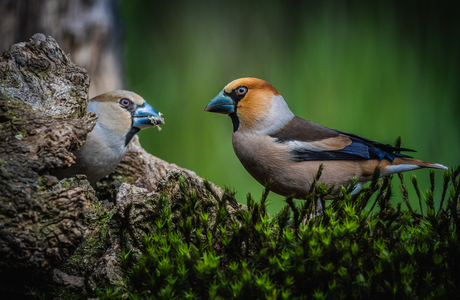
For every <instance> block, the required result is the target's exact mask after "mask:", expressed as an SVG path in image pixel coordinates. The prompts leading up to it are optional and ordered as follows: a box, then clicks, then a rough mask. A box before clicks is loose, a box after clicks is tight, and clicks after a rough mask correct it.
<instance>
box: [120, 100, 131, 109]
mask: <svg viewBox="0 0 460 300" xmlns="http://www.w3.org/2000/svg"><path fill="white" fill-rule="evenodd" d="M120 104H121V106H123V107H128V106H129V105H130V104H131V100H129V99H126V98H123V99H121V100H120Z"/></svg>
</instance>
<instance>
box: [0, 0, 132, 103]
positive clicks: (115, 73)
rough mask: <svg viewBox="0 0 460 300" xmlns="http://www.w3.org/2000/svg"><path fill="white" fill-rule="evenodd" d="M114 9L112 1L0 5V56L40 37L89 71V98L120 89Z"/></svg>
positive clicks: (0, 0)
mask: <svg viewBox="0 0 460 300" xmlns="http://www.w3.org/2000/svg"><path fill="white" fill-rule="evenodd" d="M118 4H119V1H113V0H72V1H62V0H40V1H36V0H0V53H2V52H3V51H5V50H6V49H8V47H9V46H10V45H12V44H13V43H18V42H21V41H25V40H27V39H28V38H29V37H31V36H32V35H33V34H34V33H36V32H43V33H44V34H46V35H50V36H52V37H53V38H54V39H55V40H56V41H57V42H58V43H59V45H60V46H61V47H62V49H63V50H64V51H66V52H67V53H69V54H70V55H71V56H72V60H73V61H74V62H75V63H76V64H78V65H79V66H81V67H83V68H85V69H86V70H87V71H88V73H89V75H90V77H91V86H90V90H89V95H90V97H94V96H96V95H99V94H102V93H105V92H108V91H111V90H119V89H123V81H124V79H123V66H122V55H121V49H122V45H121V36H122V34H121V25H120V24H121V23H120V17H119V12H118Z"/></svg>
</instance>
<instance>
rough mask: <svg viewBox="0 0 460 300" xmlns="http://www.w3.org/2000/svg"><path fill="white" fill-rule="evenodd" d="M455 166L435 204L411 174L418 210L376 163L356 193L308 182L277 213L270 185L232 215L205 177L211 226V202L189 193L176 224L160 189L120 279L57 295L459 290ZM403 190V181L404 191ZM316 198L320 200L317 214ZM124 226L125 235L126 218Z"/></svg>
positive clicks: (434, 294)
mask: <svg viewBox="0 0 460 300" xmlns="http://www.w3.org/2000/svg"><path fill="white" fill-rule="evenodd" d="M430 174H431V177H432V178H434V173H433V172H431V173H430ZM459 174H460V168H457V169H456V170H451V171H446V172H445V175H444V185H443V187H442V190H441V193H442V200H441V206H440V207H438V208H435V207H434V202H433V194H434V192H435V190H434V185H432V186H431V187H430V188H429V189H428V190H427V192H426V193H422V192H420V191H419V188H418V186H417V180H416V178H415V177H413V178H412V182H413V184H414V186H417V188H416V190H417V194H418V195H419V197H420V204H421V205H422V202H424V209H423V208H422V206H421V207H420V208H419V209H415V208H413V207H409V208H408V209H407V210H406V209H402V205H401V203H399V204H398V205H396V207H395V206H393V205H392V204H391V201H390V200H391V197H392V195H393V193H392V186H391V180H389V179H388V178H384V179H378V170H376V173H375V174H374V175H375V176H374V179H373V181H372V182H371V184H370V186H369V187H367V188H365V189H363V190H362V191H360V192H359V193H358V194H355V195H353V196H351V195H350V194H349V191H350V190H351V189H352V188H353V187H350V188H349V189H348V191H347V190H346V189H342V192H343V196H341V197H339V198H336V199H334V200H332V201H326V202H324V200H322V199H324V198H325V196H326V195H327V189H326V188H325V187H324V186H318V185H312V190H311V194H310V197H309V198H308V199H307V200H305V201H303V202H301V204H300V205H296V204H295V203H294V202H293V200H292V199H291V198H287V199H286V206H284V208H283V209H282V210H281V211H280V212H279V213H278V214H276V215H275V216H269V215H268V214H267V212H266V205H267V199H268V198H267V197H268V190H267V191H266V192H265V193H264V195H263V196H262V198H261V200H260V201H259V202H256V201H254V199H253V198H252V196H251V195H248V197H247V199H248V202H247V207H248V209H247V210H246V211H242V210H239V211H238V212H237V215H236V218H235V219H234V220H233V221H232V222H230V223H228V222H227V221H228V220H229V214H228V211H227V210H226V205H225V204H226V202H227V201H228V200H229V199H230V198H231V197H233V194H234V193H232V192H231V191H229V190H227V191H226V193H225V194H224V196H223V197H222V198H218V197H217V195H215V194H214V193H213V191H212V190H211V189H210V187H209V185H207V187H208V189H209V194H210V195H213V196H214V197H215V198H216V200H217V201H216V205H217V206H218V214H217V216H216V220H213V222H212V224H211V222H210V220H209V214H208V213H207V210H208V207H202V205H201V203H200V199H197V197H196V195H195V194H194V193H193V192H192V193H189V194H185V195H183V196H184V200H183V203H182V206H181V208H180V209H179V210H180V214H181V215H182V217H183V218H182V220H185V221H182V222H180V224H177V226H173V224H172V218H171V216H172V214H173V213H174V212H172V209H171V206H170V205H169V200H168V199H167V198H166V197H165V196H164V195H163V197H162V198H161V199H160V202H161V205H159V206H158V209H159V214H158V215H159V217H158V219H157V220H156V226H155V227H154V228H155V229H154V230H153V231H152V232H149V233H148V234H146V235H145V236H144V238H143V240H140V241H139V244H140V245H141V246H140V249H141V252H142V253H141V254H140V255H139V256H138V255H135V256H134V255H132V252H131V249H129V248H128V246H127V245H128V244H127V243H125V244H124V249H123V250H122V254H121V256H120V260H121V264H122V269H123V272H124V279H123V284H120V283H119V284H117V285H112V286H110V287H102V286H101V287H98V288H97V289H96V290H95V291H94V292H93V293H92V294H73V293H70V292H68V291H67V292H65V291H64V292H63V291H60V292H59V293H60V294H61V296H62V297H63V299H79V298H81V299H83V298H85V299H86V298H87V297H98V298H99V299H208V298H209V299H348V298H355V299H368V298H370V297H372V298H375V299H389V298H390V299H452V297H453V298H458V295H459V294H460V288H459V287H460V272H458V269H459V267H460V240H459V235H460V231H459V225H460V219H459V197H460V183H459ZM318 175H320V173H319V174H318ZM433 182H434V181H433ZM405 188H406V186H405V183H404V181H401V190H402V191H403V196H404V197H405V198H406V197H409V196H408V195H404V190H405ZM184 192H185V190H184ZM316 199H321V200H322V201H323V204H325V206H324V207H325V209H324V211H323V212H322V213H320V214H317V211H316V208H315V207H316V205H315V203H316ZM371 199H372V200H371ZM208 205H209V204H208ZM128 215H129V213H127V214H125V216H128ZM107 218H110V216H107ZM120 224H125V225H122V226H121V227H120V235H121V237H123V234H124V232H125V231H126V230H127V228H123V226H126V224H127V222H121V223H120ZM100 234H101V236H102V235H103V234H102V232H101V233H100ZM88 243H91V241H87V242H85V244H84V245H82V247H83V248H84V247H86V248H85V249H87V248H88V247H89V244H88ZM83 248H81V249H83ZM47 297H52V295H48V296H44V297H43V298H47Z"/></svg>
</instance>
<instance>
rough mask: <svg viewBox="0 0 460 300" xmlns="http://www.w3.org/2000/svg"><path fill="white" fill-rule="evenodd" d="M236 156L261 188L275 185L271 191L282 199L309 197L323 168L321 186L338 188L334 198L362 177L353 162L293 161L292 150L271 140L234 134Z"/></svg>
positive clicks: (334, 191) (357, 166)
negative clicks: (283, 197) (344, 187)
mask: <svg viewBox="0 0 460 300" xmlns="http://www.w3.org/2000/svg"><path fill="white" fill-rule="evenodd" d="M233 147H234V150H235V154H236V155H237V157H238V159H239V160H240V161H241V163H242V165H243V166H244V167H245V169H246V170H247V171H248V172H249V174H251V176H252V177H254V178H255V179H256V180H257V181H258V182H259V183H260V184H262V185H265V184H266V183H267V182H268V181H269V180H272V181H273V184H272V188H271V190H272V191H273V192H275V193H277V194H280V195H282V196H291V195H295V198H298V199H301V198H305V197H306V196H307V195H308V192H309V190H310V187H311V184H312V183H313V181H314V179H315V177H316V174H317V173H318V169H319V166H320V165H321V164H323V171H322V175H321V177H320V180H319V181H318V183H323V182H324V183H325V184H326V185H327V186H331V185H332V184H334V187H335V188H334V190H333V194H337V193H338V192H339V191H340V186H342V185H343V186H345V185H347V184H348V183H349V182H350V180H351V179H352V178H353V176H355V175H358V177H360V176H361V175H362V172H361V168H360V166H359V164H356V163H355V162H353V161H301V162H298V161H293V160H292V159H291V157H290V150H289V149H288V148H287V147H283V146H282V145H281V144H279V143H277V144H274V143H273V141H272V139H271V138H270V137H266V138H265V137H258V138H256V137H252V138H251V137H249V136H241V137H238V136H236V138H235V134H234V138H233Z"/></svg>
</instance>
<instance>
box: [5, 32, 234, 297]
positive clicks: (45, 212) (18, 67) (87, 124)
mask: <svg viewBox="0 0 460 300" xmlns="http://www.w3.org/2000/svg"><path fill="white" fill-rule="evenodd" d="M89 82H90V80H89V77H88V75H87V72H86V71H85V70H84V69H83V68H81V67H79V66H77V65H75V64H74V63H72V61H71V60H70V58H69V56H67V55H66V54H65V53H64V52H63V51H62V50H61V48H59V45H58V44H57V43H56V41H55V40H54V39H53V38H51V37H46V36H45V35H43V34H35V35H34V36H33V37H32V38H31V39H30V40H29V41H28V42H22V43H18V44H15V45H12V46H11V47H10V48H9V49H8V50H7V51H6V52H4V53H3V55H2V56H1V57H0V186H1V191H0V293H2V294H3V295H14V297H17V296H18V295H25V294H27V293H29V294H33V293H34V292H37V291H39V292H41V291H44V290H46V289H48V288H54V287H59V286H66V287H69V288H73V289H76V290H81V291H84V290H85V289H86V290H88V289H91V288H93V287H94V286H98V285H100V284H115V285H116V284H118V285H119V284H121V283H120V282H122V278H123V273H122V270H121V266H120V259H119V256H120V255H121V243H122V242H125V243H128V244H129V246H130V247H131V248H132V249H133V250H134V251H133V252H134V253H136V251H137V252H139V240H140V239H142V238H143V235H144V234H145V233H147V232H148V231H149V228H151V227H150V226H154V223H151V222H150V221H151V220H152V219H154V218H155V216H156V215H157V214H158V212H157V210H156V209H157V206H158V201H159V199H160V195H163V196H166V197H167V199H168V201H170V203H171V207H172V208H173V209H174V208H175V207H176V208H178V207H180V206H181V204H180V200H181V199H182V198H183V191H182V192H181V188H180V182H181V181H182V182H185V187H186V189H187V191H192V190H193V191H194V192H195V193H196V194H197V195H198V197H199V199H200V200H201V201H209V202H210V203H211V202H216V201H217V200H218V199H215V198H216V197H217V198H218V197H221V196H222V194H223V191H222V190H221V189H220V188H219V187H217V186H215V185H213V184H211V183H210V185H211V187H212V189H213V190H214V192H215V195H216V196H210V193H209V191H207V190H206V188H205V185H204V182H203V179H201V178H200V177H198V176H197V175H196V174H195V173H194V172H192V171H189V170H186V169H182V168H180V167H178V166H176V165H174V164H169V163H167V162H165V161H163V160H161V159H159V158H156V157H154V156H152V155H150V154H148V153H147V152H146V151H145V150H144V149H143V148H142V147H141V145H140V144H139V140H138V138H137V137H135V138H133V140H132V142H131V144H130V146H129V148H128V151H127V153H126V155H125V157H124V159H123V161H122V162H121V163H120V165H119V166H118V167H117V169H116V170H115V171H114V172H113V173H112V174H110V175H109V176H107V177H106V178H105V179H103V180H102V181H100V182H98V183H97V184H96V186H95V187H92V186H90V184H89V183H88V181H87V180H86V177H85V176H84V175H77V176H76V177H74V178H68V179H64V180H61V181H58V180H57V179H56V178H55V177H54V176H51V175H49V173H48V172H49V170H51V169H54V168H63V167H68V166H71V165H72V164H73V163H74V162H75V161H74V159H75V157H74V155H73V154H72V152H73V151H75V150H77V149H79V148H80V147H81V146H82V145H83V144H84V143H85V139H86V135H87V133H88V132H90V131H91V130H92V129H93V127H94V125H95V123H96V121H97V117H96V116H95V114H94V113H92V112H90V113H87V112H86V106H87V104H88V88H89ZM165 126H167V125H165ZM127 207H128V208H129V209H127ZM235 209H239V206H238V204H235V203H232V205H231V207H229V211H230V212H231V211H235ZM215 213H216V209H215V208H211V211H210V219H211V220H212V216H213V215H215ZM178 218H179V217H177V218H176V219H175V220H174V222H175V221H178ZM211 222H212V221H211ZM120 224H124V226H128V227H129V232H130V234H129V235H128V237H127V239H126V240H125V241H121V239H120V235H119V233H120V226H121V225H120Z"/></svg>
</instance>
